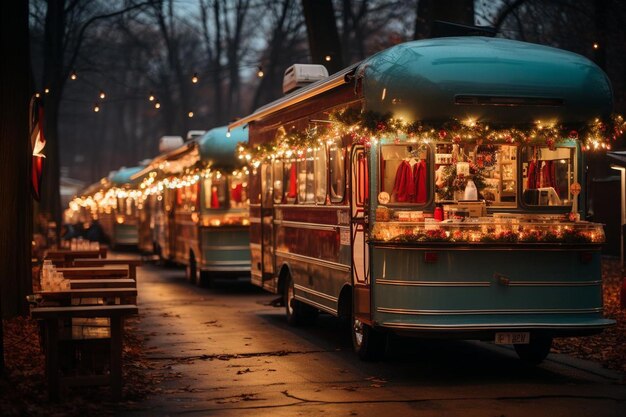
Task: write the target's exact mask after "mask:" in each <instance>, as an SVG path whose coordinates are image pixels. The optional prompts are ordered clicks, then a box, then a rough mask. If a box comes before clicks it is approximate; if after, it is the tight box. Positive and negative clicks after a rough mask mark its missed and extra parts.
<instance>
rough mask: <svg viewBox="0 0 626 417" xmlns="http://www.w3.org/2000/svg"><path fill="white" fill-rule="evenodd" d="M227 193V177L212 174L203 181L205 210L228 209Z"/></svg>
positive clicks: (217, 173)
mask: <svg viewBox="0 0 626 417" xmlns="http://www.w3.org/2000/svg"><path fill="white" fill-rule="evenodd" d="M228 202H229V192H228V181H227V177H226V176H225V175H223V174H221V173H220V172H216V173H212V174H211V176H210V177H209V178H206V179H205V180H204V207H205V208H207V209H225V208H228Z"/></svg>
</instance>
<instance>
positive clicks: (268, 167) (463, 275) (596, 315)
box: [229, 37, 624, 363]
mask: <svg viewBox="0 0 626 417" xmlns="http://www.w3.org/2000/svg"><path fill="white" fill-rule="evenodd" d="M612 104H613V103H612V91H611V85H610V82H609V80H608V78H607V76H606V74H605V73H604V72H603V71H602V70H601V69H600V68H599V67H597V66H596V65H595V64H594V63H592V62H591V61H589V60H588V59H586V58H584V57H582V56H580V55H577V54H574V53H571V52H566V51H563V50H559V49H555V48H551V47H547V46H541V45H535V44H529V43H524V42H517V41H512V40H505V39H496V38H484V37H463V38H441V39H430V40H421V41H414V42H408V43H404V44H400V45H396V46H394V47H392V48H389V49H387V50H385V51H382V52H380V53H377V54H375V55H373V56H372V57H370V58H368V59H365V60H364V61H362V62H360V63H358V64H356V65H353V66H351V67H349V68H346V69H345V70H343V71H340V72H338V73H336V74H333V75H331V76H329V77H327V78H325V79H323V80H321V81H318V82H315V83H313V84H311V85H309V86H307V87H303V88H301V89H298V90H296V91H294V92H292V93H290V94H288V95H286V96H285V97H283V98H281V99H278V100H276V101H274V102H272V103H269V104H267V105H265V106H263V107H261V108H259V109H257V110H256V111H255V112H253V113H252V114H250V115H248V116H246V117H243V118H241V119H239V120H237V121H235V122H233V123H231V124H230V126H229V127H230V128H231V129H235V128H240V127H241V126H247V128H248V129H249V144H247V145H241V146H240V147H239V154H240V155H239V156H240V158H242V159H244V160H246V161H247V162H248V164H249V167H250V180H249V182H250V184H249V194H250V250H251V257H252V264H251V268H252V270H251V275H252V282H253V283H254V284H255V285H258V286H260V287H262V288H264V289H266V290H268V291H271V292H274V293H279V294H281V295H282V297H283V302H284V305H285V311H286V316H287V320H288V322H289V323H291V324H299V323H304V322H310V321H312V320H313V319H314V318H315V316H316V315H317V314H318V313H319V312H320V311H321V312H326V313H330V314H332V315H335V316H339V317H344V318H346V319H349V320H350V321H351V326H350V329H351V333H352V340H353V345H354V349H355V351H356V353H357V354H358V355H359V357H361V358H362V359H365V360H371V359H377V358H380V357H381V356H382V355H383V354H384V352H385V346H386V338H387V335H388V334H390V333H396V334H400V335H407V336H415V337H427V338H446V339H449V338H456V339H474V340H484V341H492V342H495V343H497V344H512V345H514V347H515V350H516V352H517V353H518V355H519V356H520V358H521V359H523V360H525V361H528V362H532V363H538V362H540V361H541V360H543V359H544V358H545V356H546V355H547V354H548V352H549V350H550V346H551V344H552V339H553V338H554V337H561V336H579V335H588V334H593V333H597V332H600V331H601V330H602V329H603V328H605V327H607V326H610V325H612V324H613V322H612V321H611V320H608V319H605V318H604V317H603V304H602V303H603V301H602V282H601V268H600V261H601V253H600V250H601V245H602V242H603V240H604V232H603V229H602V225H600V224H595V223H590V222H587V221H585V187H584V184H585V183H586V179H585V153H586V152H593V151H595V150H600V151H601V150H604V149H609V148H610V146H611V143H612V141H613V140H615V138H616V137H617V136H618V135H619V134H620V132H621V131H623V130H624V124H623V122H624V121H623V119H622V118H620V117H618V116H614V115H612V113H611V112H612Z"/></svg>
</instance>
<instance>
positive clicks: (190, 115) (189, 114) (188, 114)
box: [187, 111, 193, 119]
mask: <svg viewBox="0 0 626 417" xmlns="http://www.w3.org/2000/svg"><path fill="white" fill-rule="evenodd" d="M187 116H188V117H189V118H190V119H191V118H192V117H193V112H192V111H190V112H189V113H187Z"/></svg>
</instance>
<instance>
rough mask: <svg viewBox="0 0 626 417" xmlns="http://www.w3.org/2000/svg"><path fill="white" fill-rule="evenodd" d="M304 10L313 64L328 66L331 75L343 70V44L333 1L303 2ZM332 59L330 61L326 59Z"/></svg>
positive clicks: (312, 0) (306, 0)
mask: <svg viewBox="0 0 626 417" xmlns="http://www.w3.org/2000/svg"><path fill="white" fill-rule="evenodd" d="M302 9H303V11H304V19H305V22H306V31H307V35H308V37H309V50H310V52H311V62H312V63H313V64H322V65H324V66H326V68H327V69H328V72H329V74H334V73H335V72H337V71H340V70H341V69H343V67H344V65H343V56H342V54H341V42H339V32H338V31H337V22H336V21H335V10H334V9H333V3H332V1H331V0H302ZM327 56H328V57H330V61H327V60H326V57H327Z"/></svg>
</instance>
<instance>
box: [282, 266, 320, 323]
mask: <svg viewBox="0 0 626 417" xmlns="http://www.w3.org/2000/svg"><path fill="white" fill-rule="evenodd" d="M283 299H284V302H285V313H286V315H287V323H289V324H290V325H292V326H299V325H302V324H311V323H313V322H314V321H315V319H317V315H318V313H319V312H318V310H317V309H315V308H313V307H311V306H309V305H307V304H304V303H303V302H302V301H299V300H296V297H295V289H294V285H293V279H292V278H291V275H288V276H287V279H286V282H285V291H284V294H283Z"/></svg>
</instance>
